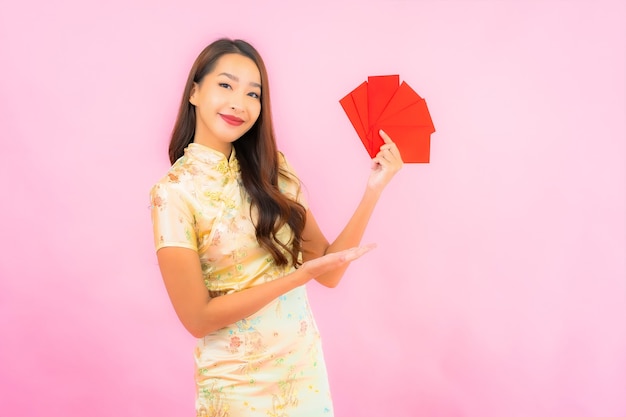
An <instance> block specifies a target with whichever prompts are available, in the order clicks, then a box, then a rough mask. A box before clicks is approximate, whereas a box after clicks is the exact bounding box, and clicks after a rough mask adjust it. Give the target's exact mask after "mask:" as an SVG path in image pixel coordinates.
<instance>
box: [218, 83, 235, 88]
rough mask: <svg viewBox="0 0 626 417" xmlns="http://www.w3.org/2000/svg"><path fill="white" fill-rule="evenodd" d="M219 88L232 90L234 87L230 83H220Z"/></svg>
mask: <svg viewBox="0 0 626 417" xmlns="http://www.w3.org/2000/svg"><path fill="white" fill-rule="evenodd" d="M219 86H220V87H222V88H230V89H232V87H231V86H230V84H228V83H219Z"/></svg>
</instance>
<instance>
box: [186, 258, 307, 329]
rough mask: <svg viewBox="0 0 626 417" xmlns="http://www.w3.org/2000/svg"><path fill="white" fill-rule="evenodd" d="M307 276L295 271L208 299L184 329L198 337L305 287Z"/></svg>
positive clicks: (249, 314)
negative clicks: (194, 318)
mask: <svg viewBox="0 0 626 417" xmlns="http://www.w3.org/2000/svg"><path fill="white" fill-rule="evenodd" d="M306 274H307V272H306V271H301V270H296V271H294V272H293V273H290V274H288V275H285V276H284V277H281V278H277V279H275V280H273V281H269V282H265V283H263V284H259V285H256V286H254V287H250V288H247V289H245V290H242V291H238V292H233V293H230V294H225V295H221V296H219V297H215V298H211V299H210V300H209V301H208V302H207V303H206V305H205V306H204V307H203V308H202V309H201V310H200V311H199V314H198V315H197V317H196V320H194V323H190V324H191V326H187V330H189V332H190V333H191V334H192V335H193V336H195V337H198V338H199V337H203V336H205V335H207V334H209V333H212V332H214V331H216V330H218V329H221V328H223V327H226V326H228V325H230V324H233V323H235V322H237V321H239V320H241V319H244V318H246V317H249V316H251V315H252V314H254V313H256V312H257V311H259V310H260V309H261V308H263V307H265V306H266V305H267V304H269V303H270V302H272V301H273V300H274V299H276V298H277V297H279V296H281V295H283V294H285V293H287V292H289V291H291V290H293V289H295V288H297V287H299V286H301V285H304V284H305V283H306V282H307V281H308V278H307V276H306Z"/></svg>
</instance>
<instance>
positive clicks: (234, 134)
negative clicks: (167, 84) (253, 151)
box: [189, 54, 261, 156]
mask: <svg viewBox="0 0 626 417" xmlns="http://www.w3.org/2000/svg"><path fill="white" fill-rule="evenodd" d="M189 102H190V103H191V104H193V105H194V106H195V107H196V134H195V137H194V142H195V143H200V144H202V145H206V146H209V147H211V148H213V149H215V150H217V151H220V152H222V153H224V155H226V156H228V155H230V151H231V149H232V142H234V141H236V140H237V139H239V138H240V137H241V136H242V135H243V134H244V133H246V132H247V131H248V130H249V129H250V128H251V127H252V126H253V125H254V123H255V122H256V121H257V119H258V118H259V114H260V113H261V74H260V72H259V69H258V68H257V66H256V64H255V63H254V61H252V60H251V59H250V58H248V57H246V56H243V55H239V54H226V55H223V56H222V57H220V58H219V59H218V60H217V62H216V64H215V68H214V69H213V71H212V72H210V73H209V74H207V75H205V76H204V78H203V79H202V80H201V81H200V82H199V83H194V85H193V88H192V90H191V97H189Z"/></svg>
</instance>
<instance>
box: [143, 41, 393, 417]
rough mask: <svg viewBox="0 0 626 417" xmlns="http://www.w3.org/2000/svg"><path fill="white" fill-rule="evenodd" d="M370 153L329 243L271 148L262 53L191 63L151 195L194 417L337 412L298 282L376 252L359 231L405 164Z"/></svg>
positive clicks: (206, 55)
mask: <svg viewBox="0 0 626 417" xmlns="http://www.w3.org/2000/svg"><path fill="white" fill-rule="evenodd" d="M380 134H381V136H382V137H383V139H384V141H385V144H384V145H382V146H381V150H380V152H379V153H378V155H376V157H375V158H374V159H373V168H372V172H371V174H370V177H369V179H368V181H367V185H366V187H365V192H364V194H363V197H362V200H361V202H360V203H359V205H358V207H357V208H356V210H355V212H354V215H353V216H352V217H351V219H350V220H349V222H348V224H347V225H346V227H345V229H344V230H343V231H342V232H341V233H340V234H339V236H338V237H337V239H335V241H334V242H332V243H329V242H328V241H327V240H326V238H325V237H324V235H323V234H322V232H321V231H320V229H319V227H318V225H317V223H316V221H315V218H314V217H313V214H312V213H311V211H310V210H309V209H308V207H307V203H306V201H305V200H304V198H303V196H302V193H301V190H300V183H299V181H298V178H297V177H296V175H295V174H294V171H293V169H292V168H291V166H290V165H289V163H288V162H287V160H286V159H285V157H284V156H283V155H282V154H281V153H280V152H278V150H277V149H276V141H275V138H274V130H273V127H272V115H271V110H270V97H269V84H268V77H267V73H266V70H265V65H264V64H263V61H262V59H261V57H260V55H259V54H258V52H257V51H256V50H255V49H254V48H253V47H252V46H251V45H250V44H248V43H246V42H244V41H242V40H230V39H220V40H217V41H215V42H214V43H212V44H211V45H209V46H208V47H206V48H205V49H204V50H203V51H202V53H201V54H200V55H199V56H198V58H197V59H196V61H195V63H194V64H193V67H192V68H191V71H190V74H189V78H188V80H187V84H186V86H185V90H184V93H183V97H182V103H181V105H180V110H179V113H178V118H177V120H176V124H175V126H174V129H173V133H172V138H171V142H170V148H169V156H170V161H171V162H172V164H173V165H172V167H171V168H170V170H169V172H168V173H167V175H166V176H165V177H164V178H163V179H161V180H160V181H159V182H158V183H157V184H156V185H155V186H154V187H153V188H152V190H151V201H152V219H153V225H154V238H155V246H156V249H157V258H158V262H159V266H160V270H161V274H162V276H163V281H164V283H165V286H166V288H167V292H168V294H169V297H170V299H171V302H172V304H173V306H174V309H175V311H176V314H177V315H178V317H179V318H180V321H181V322H182V324H183V325H184V326H185V328H186V329H187V330H188V331H189V332H190V333H191V334H192V335H193V336H195V337H197V338H198V343H197V347H196V349H195V355H194V356H195V361H196V375H195V379H196V387H197V392H196V412H197V416H210V417H213V416H219V417H227V416H230V417H239V416H249V417H253V416H259V417H261V416H262V417H268V416H270V417H272V416H274V417H279V416H280V417H310V416H332V414H333V409H332V402H331V397H330V392H329V387H328V381H327V374H326V368H325V365H324V358H323V355H322V348H321V342H320V336H319V333H318V331H317V327H316V325H315V321H314V319H313V315H312V313H311V310H310V308H309V304H308V301H307V295H306V289H305V285H304V284H306V283H307V282H309V281H310V280H312V279H315V280H316V281H318V282H319V283H321V284H322V285H325V286H328V287H334V286H336V285H337V284H338V283H339V281H340V279H341V277H342V275H343V273H344V271H345V270H346V268H347V267H348V265H349V263H350V262H351V261H353V260H355V259H357V258H359V257H360V256H361V255H363V254H364V253H366V252H367V251H369V250H370V249H371V246H360V241H361V237H362V236H363V233H364V231H365V227H366V225H367V223H368V221H369V218H370V215H371V214H372V211H373V209H374V206H375V205H376V202H377V201H378V199H379V197H380V195H381V192H382V191H383V189H384V188H385V186H386V185H387V183H388V182H389V181H390V180H391V178H392V177H393V176H394V174H395V173H396V172H397V171H398V170H399V169H400V168H401V167H402V159H401V157H400V154H399V152H398V149H397V147H396V146H395V144H394V143H393V142H392V141H391V139H390V138H389V137H388V136H387V135H386V134H385V133H384V132H381V133H380Z"/></svg>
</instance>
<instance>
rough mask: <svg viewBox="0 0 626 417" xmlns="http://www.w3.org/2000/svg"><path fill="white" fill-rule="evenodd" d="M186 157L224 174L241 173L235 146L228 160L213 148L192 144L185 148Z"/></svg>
mask: <svg viewBox="0 0 626 417" xmlns="http://www.w3.org/2000/svg"><path fill="white" fill-rule="evenodd" d="M185 156H186V157H187V158H188V159H192V160H195V161H198V162H200V163H202V164H205V165H207V167H209V168H212V169H215V170H217V171H218V172H221V173H222V174H226V173H227V172H228V171H234V172H239V162H238V161H237V157H236V155H235V147H234V146H233V147H232V150H231V152H230V157H229V158H228V159H227V158H226V155H224V154H223V153H221V152H219V151H216V150H215V149H213V148H210V147H208V146H206V145H202V144H199V143H195V142H192V143H190V144H189V145H187V147H186V148H185Z"/></svg>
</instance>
